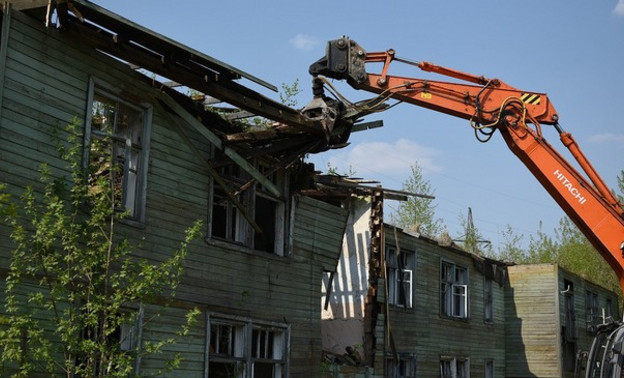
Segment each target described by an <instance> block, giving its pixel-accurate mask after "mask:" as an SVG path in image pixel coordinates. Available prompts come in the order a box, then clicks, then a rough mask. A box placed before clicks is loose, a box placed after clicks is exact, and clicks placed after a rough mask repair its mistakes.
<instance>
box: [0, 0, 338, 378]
mask: <svg viewBox="0 0 624 378" xmlns="http://www.w3.org/2000/svg"><path fill="white" fill-rule="evenodd" d="M56 3H57V6H56V8H54V7H52V8H49V7H46V5H47V4H48V2H47V1H43V2H40V1H15V2H8V3H7V2H3V9H2V18H1V27H0V182H1V183H3V184H6V190H7V191H8V192H9V193H12V194H14V195H18V194H19V193H20V192H21V191H22V190H23V189H24V188H25V187H26V186H29V185H33V186H34V188H35V190H38V188H39V187H38V186H37V185H39V184H38V182H37V180H38V177H39V167H40V165H41V163H43V162H45V163H47V164H48V165H49V166H50V167H51V169H52V172H53V174H55V175H66V174H67V172H66V171H65V170H64V169H65V168H64V164H63V162H62V161H61V160H60V159H59V157H58V151H57V150H56V145H57V144H56V141H55V139H54V136H55V135H56V134H57V133H56V130H58V129H59V128H61V127H63V125H65V124H67V123H69V122H71V120H72V119H74V118H77V119H78V120H79V122H80V124H81V125H82V130H83V134H84V135H83V140H84V146H83V148H84V159H85V161H88V159H89V158H90V153H92V151H91V150H90V146H91V145H92V143H94V141H97V140H99V139H100V138H102V135H103V126H102V125H103V124H105V123H106V124H107V125H108V126H107V127H110V128H112V130H113V137H112V140H113V142H112V143H113V145H114V147H113V148H111V151H113V152H112V153H113V154H117V155H115V156H114V158H115V159H117V160H116V161H117V162H118V163H119V165H120V167H121V168H120V170H119V172H118V174H119V175H120V177H119V183H120V186H119V189H118V190H120V193H122V198H123V199H122V203H121V205H120V206H122V207H123V209H124V210H126V211H127V212H128V214H129V216H128V218H127V219H125V220H124V222H123V223H122V224H120V226H119V227H120V233H123V234H126V235H128V237H129V239H130V240H131V241H133V242H136V243H137V245H139V247H138V249H137V251H136V254H137V255H138V256H139V257H142V258H146V259H148V260H150V261H152V262H158V261H162V260H163V259H164V258H166V257H167V256H168V253H170V251H172V250H173V249H174V248H175V247H176V246H177V245H178V244H179V242H180V241H181V240H182V239H183V237H184V234H183V233H184V230H185V229H186V228H187V227H188V226H189V225H191V224H192V223H193V222H194V221H195V220H197V219H201V220H203V221H204V224H205V227H204V230H203V234H204V235H205V237H204V238H203V240H201V241H199V242H196V243H194V244H193V245H192V247H191V251H190V253H189V255H188V257H187V259H186V261H185V263H184V265H185V272H184V276H183V280H182V284H181V286H180V287H179V288H178V290H177V293H176V294H177V295H176V301H175V303H174V304H173V305H170V306H168V307H166V308H163V307H160V306H159V305H158V304H157V303H143V304H130V305H133V306H137V307H138V306H140V307H141V311H144V317H145V318H148V317H150V315H151V314H154V313H157V312H162V314H161V315H160V316H159V317H157V318H155V319H151V321H150V322H149V323H147V324H139V325H137V327H139V328H140V329H135V330H134V333H133V335H135V336H136V337H137V338H138V337H139V335H140V338H138V339H135V340H133V343H135V344H136V343H138V346H137V347H138V348H140V347H141V342H144V341H146V340H159V339H163V338H169V337H172V336H174V335H175V334H174V330H175V329H177V328H176V327H178V326H179V324H182V323H183V322H184V320H185V315H186V312H187V310H188V309H190V308H194V307H197V308H199V309H200V310H201V315H200V317H199V321H198V322H197V324H196V325H195V326H194V327H193V328H192V329H191V330H190V335H189V336H187V337H185V338H182V339H180V340H179V341H178V342H177V343H176V344H174V345H173V346H171V347H168V348H169V349H167V350H166V354H167V353H171V354H173V353H174V352H177V353H179V354H180V355H181V357H182V358H183V360H182V364H181V368H180V369H178V370H176V371H174V372H172V373H170V374H169V375H168V376H179V377H226V376H228V377H229V376H236V377H252V376H253V377H256V378H261V377H267V378H268V377H270V378H277V377H309V376H312V375H315V374H316V372H318V371H319V368H320V364H321V360H322V358H321V357H322V354H321V314H320V312H321V311H320V308H319V306H318V293H319V290H320V284H321V280H322V277H323V274H324V272H331V271H333V270H334V269H335V267H336V262H337V259H338V257H339V251H340V247H341V242H342V238H343V232H344V227H345V222H346V218H347V212H346V211H345V210H344V209H342V208H341V207H340V206H339V205H335V204H330V203H327V202H323V201H321V200H319V199H313V198H310V197H306V196H304V195H301V194H300V193H301V189H302V188H306V187H307V186H306V185H307V183H308V182H309V181H310V178H311V172H313V169H311V167H309V166H308V165H306V164H305V163H303V162H302V156H303V155H304V154H305V153H309V152H318V151H321V150H322V149H323V148H324V146H323V142H322V141H325V140H326V138H325V137H319V132H318V129H315V126H318V125H314V124H313V123H310V122H309V121H308V120H307V119H306V118H305V117H302V116H301V115H300V114H299V113H298V112H297V111H295V110H293V109H291V108H288V107H286V106H283V105H281V104H280V103H279V102H276V101H273V100H271V99H269V98H267V97H265V96H264V95H261V94H260V93H259V92H257V91H256V90H253V89H251V87H252V86H260V87H266V88H268V89H275V88H274V87H272V86H271V85H270V84H268V83H266V82H264V81H262V80H261V79H258V78H256V77H254V76H252V75H250V74H248V73H245V72H242V71H240V70H238V69H236V68H235V67H231V66H229V65H227V64H226V63H223V62H222V61H219V60H217V59H214V58H212V57H210V56H208V55H205V54H203V53H201V52H198V51H195V50H193V49H191V48H188V47H186V46H184V45H182V44H179V43H177V42H175V41H172V40H170V39H168V38H167V37H165V36H162V35H159V34H157V33H155V32H152V31H150V30H148V29H146V28H143V27H141V26H140V25H137V24H135V23H133V22H131V21H129V20H127V19H125V18H123V17H121V16H119V15H116V14H114V13H111V12H109V11H107V10H106V9H103V8H100V7H98V6H97V5H95V4H93V3H90V2H88V1H83V0H76V1H69V2H62V1H58V2H56ZM263 90H264V89H263ZM187 93H192V94H193V96H188V95H187ZM212 98H216V99H218V100H219V101H220V103H218V104H217V105H213V106H215V107H222V108H220V109H219V112H215V111H209V110H207V107H206V104H207V103H208V101H209V100H211V101H212ZM212 102H214V101H212ZM111 109H114V113H113V112H111V111H110V110H111ZM241 111H246V112H247V115H246V116H249V115H251V116H261V117H264V118H265V119H268V120H269V122H272V121H274V123H267V125H268V126H267V128H266V129H263V130H260V131H258V132H256V133H250V132H248V131H246V129H245V128H243V127H242V125H241V123H240V122H238V121H236V119H237V118H240V117H241V115H240V113H241ZM113 115H116V116H115V117H114V118H113V117H112V116H113ZM276 130H279V133H278V132H277V131H276ZM252 134H253V135H252ZM319 141H321V142H319ZM9 233H10V230H9V229H8V227H6V226H5V225H0V275H2V276H3V277H4V275H5V274H6V268H7V266H8V263H9V258H10V253H11V242H10V239H9ZM3 281H4V280H2V282H3ZM23 290H24V291H25V292H27V291H28V290H29V287H28V286H24V287H23ZM165 357H166V355H165V356H156V357H149V356H147V357H144V358H142V359H141V360H140V361H136V364H135V373H137V374H150V373H153V372H155V371H157V370H158V369H159V368H162V367H163V364H164V362H163V361H164V360H165V359H166V358H165ZM234 372H236V374H234ZM232 374H234V375H232Z"/></svg>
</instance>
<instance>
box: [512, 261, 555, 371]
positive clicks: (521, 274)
mask: <svg viewBox="0 0 624 378" xmlns="http://www.w3.org/2000/svg"><path fill="white" fill-rule="evenodd" d="M508 271H509V286H510V287H509V289H508V293H507V303H506V305H507V306H506V311H507V325H506V328H507V332H506V333H507V358H506V361H507V376H509V377H529V376H537V377H559V376H561V375H560V374H561V373H560V369H561V367H560V359H559V341H560V340H559V332H560V329H559V327H560V324H559V317H558V314H557V312H558V300H559V298H558V292H557V289H558V286H557V283H556V275H557V266H556V265H552V264H543V265H516V266H512V267H509V270H508Z"/></svg>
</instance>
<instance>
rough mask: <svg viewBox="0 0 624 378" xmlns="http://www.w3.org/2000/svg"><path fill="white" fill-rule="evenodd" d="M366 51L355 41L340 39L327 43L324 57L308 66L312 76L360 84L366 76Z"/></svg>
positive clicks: (345, 38)
mask: <svg viewBox="0 0 624 378" xmlns="http://www.w3.org/2000/svg"><path fill="white" fill-rule="evenodd" d="M365 63H366V51H365V50H364V49H363V48H362V47H361V46H360V45H358V44H357V43H356V42H355V41H353V40H351V39H349V38H347V37H342V38H339V39H335V40H333V41H329V42H328V43H327V49H326V51H325V56H324V57H322V58H321V59H319V60H317V61H316V62H314V63H312V65H310V69H309V72H310V74H311V75H312V76H314V77H316V76H318V75H323V76H326V77H330V78H332V79H338V80H347V82H348V83H350V84H351V83H353V82H355V83H357V84H362V83H363V82H364V81H366V78H367V74H366V68H365V67H364V64H365Z"/></svg>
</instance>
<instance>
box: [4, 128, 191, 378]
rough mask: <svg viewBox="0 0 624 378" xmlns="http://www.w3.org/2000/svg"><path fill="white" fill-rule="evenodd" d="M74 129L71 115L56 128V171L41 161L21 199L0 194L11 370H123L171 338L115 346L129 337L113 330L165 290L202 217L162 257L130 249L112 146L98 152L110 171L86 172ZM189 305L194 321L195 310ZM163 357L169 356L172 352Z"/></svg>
mask: <svg viewBox="0 0 624 378" xmlns="http://www.w3.org/2000/svg"><path fill="white" fill-rule="evenodd" d="M80 131H81V128H80V127H79V122H78V121H74V122H73V123H72V124H71V125H69V126H68V127H67V130H66V132H65V133H64V134H63V136H64V137H66V138H67V140H68V141H69V143H62V146H61V147H60V148H59V150H60V152H61V157H62V158H63V160H64V161H65V162H66V163H67V165H68V167H67V170H66V171H64V172H65V174H64V175H63V174H60V175H58V174H57V175H56V176H53V174H52V171H51V169H50V168H49V167H48V166H47V165H45V164H43V165H42V168H41V177H40V184H39V185H36V186H32V187H28V188H27V189H26V190H25V191H24V192H23V194H22V195H21V197H20V199H19V200H17V199H16V200H9V199H8V198H7V194H6V193H2V194H0V200H2V202H1V203H0V205H2V206H3V213H4V214H5V215H6V222H7V224H8V225H9V226H10V228H11V230H12V231H11V238H12V240H13V245H14V248H13V251H12V256H11V260H10V267H9V272H8V275H7V278H6V287H5V316H3V317H2V323H3V324H2V329H1V331H0V349H1V351H2V354H1V356H0V359H1V361H2V363H3V366H4V367H5V368H10V369H11V371H12V372H13V376H15V377H28V376H32V375H34V374H38V375H41V374H46V375H47V376H57V375H61V374H62V375H65V376H67V377H74V376H82V377H102V376H112V377H114V376H119V377H122V376H123V377H127V376H128V375H130V374H132V372H133V364H134V361H136V359H137V358H139V357H140V356H141V355H144V354H146V353H151V352H159V351H162V349H163V348H164V347H165V346H167V345H169V344H170V343H173V342H174V339H173V338H172V339H167V340H161V341H157V342H143V343H142V344H141V345H134V346H131V347H127V346H126V347H122V344H124V342H126V341H127V340H123V339H122V338H123V334H120V330H121V329H122V328H123V327H125V326H127V327H134V326H135V325H136V324H137V322H140V321H145V320H143V319H142V317H141V316H140V314H141V311H140V308H141V307H142V304H145V303H151V302H152V301H154V300H155V299H157V298H158V299H159V300H161V301H162V300H164V301H166V299H171V298H172V296H173V295H174V293H175V289H176V287H177V286H178V284H179V282H180V279H181V276H182V272H183V266H182V262H183V260H184V258H185V256H186V254H187V249H188V247H189V244H190V243H191V242H192V240H193V239H195V238H197V237H198V236H199V235H200V228H201V224H200V223H199V222H197V223H195V224H194V225H193V226H192V227H190V228H189V229H188V230H187V231H186V235H185V237H184V240H183V241H182V242H181V244H180V247H179V249H177V250H176V251H175V252H173V253H172V254H170V256H171V257H169V258H167V259H165V260H164V261H162V262H160V263H156V264H154V263H150V262H148V261H147V260H146V259H141V258H138V257H137V256H136V254H135V253H134V249H135V246H133V245H132V243H131V242H130V241H129V240H128V239H127V238H126V237H123V236H121V235H119V232H118V227H117V226H118V223H119V221H121V220H122V219H123V217H124V213H121V212H119V211H118V209H116V208H115V203H116V202H117V201H116V198H115V197H116V196H117V195H118V189H117V188H116V183H115V180H114V179H113V177H115V175H114V173H113V172H114V170H115V167H114V164H113V161H112V154H109V160H108V161H105V162H100V163H101V164H104V166H106V167H108V168H109V169H108V171H109V173H108V174H99V175H93V174H85V172H84V170H83V169H82V166H81V160H82V159H81V153H82V143H81V139H82V138H81V133H80ZM100 147H102V146H100ZM91 160H92V161H93V159H91ZM90 168H91V169H90V170H89V172H90V173H93V172H96V171H100V172H101V169H99V168H101V167H90ZM117 177H118V176H117ZM129 306H131V307H132V306H133V307H134V308H135V309H138V310H135V311H132V310H128V308H129ZM190 314H191V315H190V316H189V317H188V320H189V322H190V323H192V321H193V320H194V316H193V315H195V314H197V311H191V312H190ZM188 325H189V324H187V325H186V326H188ZM181 326H182V327H181V331H180V332H181V334H182V333H183V332H184V330H185V328H184V325H181ZM126 329H128V328H126ZM186 330H188V329H186ZM171 362H172V364H171V365H170V366H175V365H176V363H179V359H176V358H173V359H172V361H171Z"/></svg>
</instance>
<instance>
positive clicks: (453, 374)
mask: <svg viewBox="0 0 624 378" xmlns="http://www.w3.org/2000/svg"><path fill="white" fill-rule="evenodd" d="M469 377H470V359H469V358H467V357H451V356H442V357H440V378H469Z"/></svg>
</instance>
